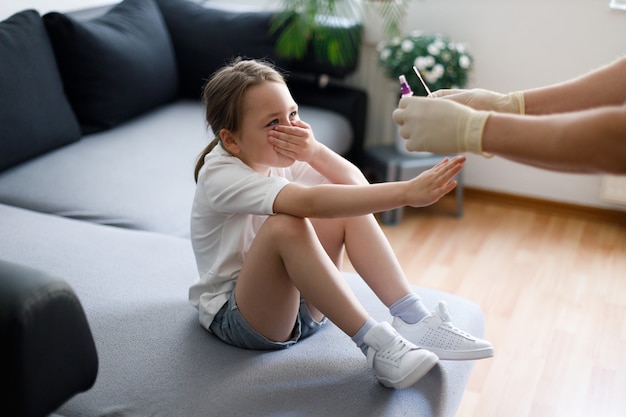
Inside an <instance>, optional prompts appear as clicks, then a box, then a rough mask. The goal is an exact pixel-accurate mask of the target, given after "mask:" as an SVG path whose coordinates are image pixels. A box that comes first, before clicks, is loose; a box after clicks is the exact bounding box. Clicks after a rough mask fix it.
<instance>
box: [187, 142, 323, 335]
mask: <svg viewBox="0 0 626 417" xmlns="http://www.w3.org/2000/svg"><path fill="white" fill-rule="evenodd" d="M292 182H293V183H298V184H303V185H316V184H323V183H327V182H328V181H327V180H326V179H325V178H324V177H323V176H322V175H321V174H319V173H318V172H317V171H315V170H314V169H313V168H311V167H310V165H309V164H307V163H305V162H301V161H295V162H294V163H293V165H291V166H290V167H288V168H272V169H271V170H270V174H269V176H265V175H263V174H261V173H258V172H256V171H254V170H253V169H252V168H250V167H249V166H248V165H246V164H245V163H244V162H242V161H241V160H240V159H239V158H236V157H234V156H232V155H230V154H229V153H228V152H226V151H225V150H224V149H223V148H222V147H221V145H217V146H216V147H215V148H213V150H212V151H211V152H210V153H209V154H208V155H207V156H206V157H205V162H204V165H203V167H202V169H201V170H200V173H199V175H198V184H197V187H196V193H195V197H194V201H193V206H192V210H191V224H190V227H191V243H192V247H193V251H194V255H195V257H196V264H197V267H198V274H199V277H198V279H197V281H196V282H195V283H194V284H193V285H192V286H191V287H190V288H189V301H190V302H191V304H192V305H193V306H195V307H196V308H197V309H198V312H199V319H200V324H201V325H202V326H203V327H205V328H206V329H208V328H209V326H210V325H211V322H212V321H213V318H214V317H215V314H217V312H218V311H219V310H220V308H222V306H223V305H224V304H225V303H226V302H227V301H228V298H229V297H230V294H231V293H232V291H233V290H234V288H235V282H236V280H237V277H238V276H239V271H241V267H242V266H243V262H244V259H245V257H246V253H247V252H248V249H249V248H250V245H251V244H252V241H253V240H254V237H255V236H256V234H257V232H258V230H259V228H260V227H261V225H262V224H263V222H264V221H265V220H266V219H267V217H268V216H270V215H273V214H275V213H274V212H273V205H274V200H275V198H276V196H277V195H278V193H279V192H280V191H281V190H282V189H283V187H285V186H286V185H287V184H289V183H292Z"/></svg>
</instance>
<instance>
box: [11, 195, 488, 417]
mask: <svg viewBox="0 0 626 417" xmlns="http://www.w3.org/2000/svg"><path fill="white" fill-rule="evenodd" d="M0 230H2V237H3V241H5V242H11V244H10V245H4V247H3V254H2V255H3V256H2V257H3V259H5V260H7V261H9V262H15V263H19V264H24V265H29V266H31V267H34V268H37V269H40V270H42V271H45V272H46V273H49V274H52V275H54V276H58V277H62V278H63V279H65V280H66V281H67V282H68V284H69V285H70V286H71V287H72V288H73V290H74V291H75V292H76V294H77V296H78V297H79V299H80V300H81V302H82V304H83V307H84V309H85V314H86V316H87V319H88V321H89V323H90V326H91V330H92V333H93V337H94V340H95V344H96V348H97V351H98V358H99V362H100V367H99V374H98V378H97V380H96V383H95V385H94V387H93V388H92V389H90V390H89V391H87V392H85V393H81V394H78V395H76V396H75V397H74V398H72V399H71V400H70V401H69V402H67V403H66V404H65V405H63V406H62V407H61V408H60V409H59V410H58V411H57V413H58V414H60V415H63V416H67V417H74V416H75V417H79V416H81V417H82V416H95V415H99V416H116V417H120V416H163V417H177V416H180V417H194V416H243V415H255V416H286V415H290V416H293V415H299V416H333V415H341V416H380V415H386V416H401V415H418V414H416V413H419V415H420V416H438V417H442V416H453V415H454V413H455V411H456V409H457V407H458V404H459V403H460V400H461V397H462V395H463V391H464V387H465V385H466V383H467V379H468V378H469V375H470V371H471V369H472V366H473V362H441V363H440V364H439V365H437V367H436V368H435V369H433V371H431V372H430V373H429V374H428V375H427V376H426V377H425V378H423V379H422V380H420V381H419V382H418V383H417V384H416V385H415V386H413V387H411V388H409V389H406V390H401V391H396V390H391V389H387V388H384V387H383V386H382V385H380V384H379V383H378V382H377V381H376V378H375V376H374V374H373V373H372V371H371V370H370V369H369V368H368V367H367V364H366V360H365V357H364V356H363V354H362V353H361V352H360V351H359V350H358V348H356V346H355V345H354V343H353V342H352V341H351V340H350V338H349V337H347V336H345V335H344V334H343V333H342V332H341V331H340V330H339V329H338V328H337V327H335V326H334V325H333V324H332V323H329V324H328V325H327V326H326V327H325V328H324V329H323V330H322V331H320V332H319V333H318V334H316V335H314V336H312V337H311V338H309V339H307V340H306V341H303V342H302V343H300V344H298V345H296V346H295V347H293V348H291V349H288V350H286V351H281V352H265V353H264V352H256V351H248V350H243V349H239V348H235V347H231V346H229V345H226V344H224V343H222V342H220V341H218V340H217V339H215V338H213V336H211V335H210V334H209V333H208V332H206V331H205V330H204V329H203V328H201V327H200V325H199V324H198V319H197V311H196V310H195V309H194V308H193V307H192V306H191V305H190V304H189V303H188V302H187V288H188V286H189V284H190V283H192V282H193V281H194V279H195V277H196V274H197V272H196V268H195V262H194V260H193V252H192V250H191V247H190V242H189V240H188V239H183V238H179V237H175V236H168V235H163V234H158V233H153V232H145V231H136V230H127V229H122V228H116V227H107V226H102V225H97V224H93V223H90V222H84V221H76V220H73V219H67V218H62V217H57V216H52V215H48V214H42V213H35V212H32V211H28V210H24V209H20V208H16V207H11V206H6V205H1V204H0ZM344 275H345V277H346V279H347V281H348V282H349V284H350V286H351V287H352V288H353V290H354V291H355V293H356V295H357V297H358V298H359V299H360V300H361V302H362V303H363V304H364V306H365V307H366V309H367V310H368V311H369V312H370V313H371V314H372V316H373V317H375V318H376V319H379V320H390V317H389V313H388V311H387V309H386V307H385V306H384V305H383V304H382V303H381V302H380V301H378V299H377V298H376V297H375V296H374V294H373V293H372V292H371V291H370V290H369V288H368V287H367V286H366V285H365V284H364V283H363V282H362V280H361V279H360V278H359V277H358V276H356V275H354V274H350V273H345V274H344ZM416 290H417V291H418V292H419V294H421V296H422V297H423V299H424V301H425V302H426V304H427V305H429V306H434V305H435V304H436V302H437V301H439V300H445V301H447V302H448V305H449V307H450V310H451V313H452V314H453V316H454V319H455V321H456V323H457V324H458V325H459V326H461V327H462V328H464V329H467V330H468V331H470V332H472V333H474V334H476V335H481V334H482V333H483V325H484V318H483V315H482V311H481V309H480V307H479V306H478V305H476V304H474V303H473V302H471V301H469V300H466V299H463V298H460V297H458V296H455V295H452V294H448V293H444V292H441V291H436V290H431V289H427V288H416ZM68 366H71V364H68Z"/></svg>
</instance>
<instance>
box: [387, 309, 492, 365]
mask: <svg viewBox="0 0 626 417" xmlns="http://www.w3.org/2000/svg"><path fill="white" fill-rule="evenodd" d="M392 325H393V327H394V328H395V329H396V330H397V331H398V333H400V334H401V335H402V336H404V337H405V338H406V339H408V340H410V341H411V342H412V343H414V344H416V345H418V346H421V347H423V348H424V349H428V350H430V351H431V352H433V353H434V354H436V355H437V356H438V357H439V359H441V360H474V359H484V358H489V357H491V356H493V346H492V345H491V343H489V342H487V341H486V340H482V339H479V338H477V337H474V336H472V335H471V334H469V333H467V332H465V331H463V330H461V329H459V328H458V327H456V326H454V325H453V324H452V323H450V313H449V312H448V306H447V305H446V303H445V302H443V301H441V302H439V305H438V306H437V309H436V311H434V312H433V314H431V315H430V316H428V317H426V318H424V319H422V320H421V321H419V322H418V323H415V324H408V323H405V322H404V321H403V320H402V319H401V318H399V317H394V318H393V322H392Z"/></svg>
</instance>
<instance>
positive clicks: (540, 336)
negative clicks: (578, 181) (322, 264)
mask: <svg viewBox="0 0 626 417" xmlns="http://www.w3.org/2000/svg"><path fill="white" fill-rule="evenodd" d="M468 194H469V195H468V196H467V197H466V199H465V203H464V211H465V213H464V216H463V217H462V218H455V217H454V216H452V215H451V213H452V212H453V209H454V207H453V201H451V200H450V199H448V198H447V197H446V200H444V201H442V202H440V203H438V204H437V205H435V206H433V207H429V208H427V209H407V210H405V213H404V218H403V221H402V223H401V224H400V225H399V226H394V227H389V226H385V227H383V229H384V231H385V233H386V235H387V237H388V238H389V240H390V242H391V244H392V246H393V248H394V250H395V251H396V253H397V255H398V258H399V260H400V262H401V264H402V265H403V267H404V269H405V272H406V274H407V276H408V278H409V280H410V281H411V282H412V283H414V284H417V285H421V286H427V287H433V288H437V289H440V290H444V291H448V292H451V293H454V294H457V295H461V296H464V297H466V298H468V299H470V300H473V301H474V302H476V303H478V304H479V305H480V306H481V307H482V308H483V310H484V312H485V319H486V334H485V338H486V339H488V340H489V341H491V342H492V343H493V344H494V346H495V349H496V354H495V356H494V357H493V358H492V359H486V360H482V361H477V362H476V363H475V367H474V369H473V372H472V375H471V377H470V381H469V383H468V386H467V390H466V392H465V394H464V396H463V400H462V403H461V406H460V409H459V412H458V414H457V417H492V416H501V417H522V416H524V417H525V416H533V417H543V416H546V417H547V416H550V417H578V416H580V417H590V416H602V417H618V416H619V417H623V416H626V213H623V214H624V216H621V214H618V215H617V216H615V215H614V216H604V215H600V216H598V215H597V214H598V213H595V214H594V215H590V214H589V213H579V212H577V211H576V210H573V211H568V210H563V209H562V208H558V209H552V208H550V207H547V208H546V207H542V206H541V205H533V204H530V205H523V204H518V202H516V201H514V200H508V201H507V200H506V199H504V201H498V200H497V199H495V200H494V199H492V198H485V196H484V195H482V194H481V193H475V194H472V193H468ZM346 269H348V270H350V269H351V268H350V266H349V265H348V266H347V267H346Z"/></svg>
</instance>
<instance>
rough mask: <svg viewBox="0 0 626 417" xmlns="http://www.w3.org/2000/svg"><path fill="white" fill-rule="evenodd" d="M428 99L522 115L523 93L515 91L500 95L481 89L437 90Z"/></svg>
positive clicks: (523, 106)
mask: <svg viewBox="0 0 626 417" xmlns="http://www.w3.org/2000/svg"><path fill="white" fill-rule="evenodd" d="M429 97H432V98H445V99H447V100H453V101H456V102H457V103H460V104H464V105H466V106H469V107H471V108H473V109H475V110H490V111H496V112H499V113H515V114H524V112H525V103H524V93H522V92H521V91H516V92H513V93H509V94H500V93H496V92H493V91H489V90H483V89H481V88H474V89H471V90H459V89H450V90H439V91H435V92H434V93H432V94H431V95H430V96H429Z"/></svg>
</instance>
